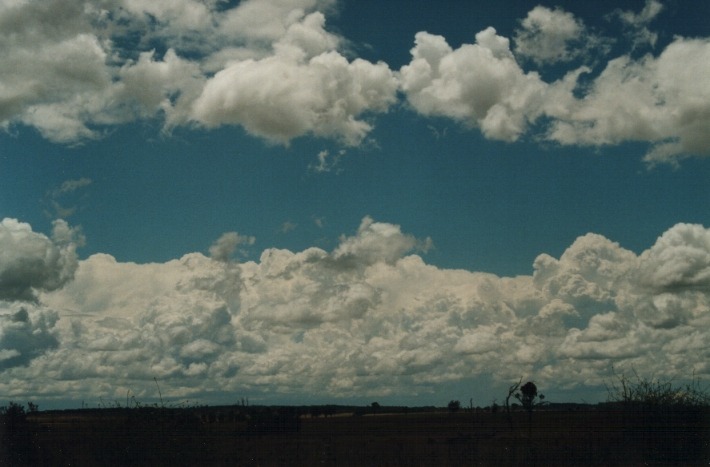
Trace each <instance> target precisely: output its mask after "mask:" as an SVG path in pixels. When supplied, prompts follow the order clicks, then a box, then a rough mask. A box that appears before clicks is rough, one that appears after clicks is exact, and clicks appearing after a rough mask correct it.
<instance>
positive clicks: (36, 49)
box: [0, 0, 710, 169]
mask: <svg viewBox="0 0 710 467" xmlns="http://www.w3.org/2000/svg"><path fill="white" fill-rule="evenodd" d="M335 8H336V2H335V1H333V0H248V1H242V2H239V3H238V4H236V5H233V4H229V3H224V2H221V1H217V0H211V1H197V0H179V1H167V0H166V1H163V0H161V1H147V0H109V1H105V2H100V3H98V4H95V3H86V2H83V1H80V0H66V1H58V0H49V1H46V2H5V3H3V4H2V5H0V65H2V66H0V127H2V128H4V129H6V130H8V129H11V128H12V127H13V125H18V124H24V125H29V126H33V127H35V128H36V129H37V130H38V131H39V132H40V133H41V134H42V135H43V136H44V137H45V138H47V139H49V140H52V141H55V142H59V143H67V144H73V143H77V142H81V141H83V140H90V139H98V138H101V137H102V136H103V135H104V134H106V132H107V131H108V129H109V128H110V126H112V125H119V124H123V123H127V122H131V121H135V120H140V119H157V120H158V121H162V122H163V125H164V129H165V130H166V131H169V130H171V129H172V128H174V127H177V126H203V127H207V128H214V127H219V126H222V125H239V126H242V127H244V128H245V129H246V130H247V131H248V132H249V133H251V134H253V135H255V136H257V137H260V138H264V139H266V140H268V141H271V142H276V143H280V144H288V143H289V142H290V141H291V140H292V139H294V138H298V137H302V136H315V137H319V138H330V139H335V140H336V141H338V142H340V143H341V144H344V145H351V146H352V145H358V144H360V143H362V142H363V141H364V140H365V139H366V138H367V135H368V134H369V133H370V132H371V130H372V128H373V122H372V121H371V118H372V116H373V115H375V114H378V113H383V112H386V111H388V109H389V108H390V107H391V106H393V105H394V104H395V103H396V102H397V98H398V96H397V93H398V91H402V92H403V93H404V95H405V96H406V99H407V101H408V102H409V104H410V105H411V107H412V108H413V109H414V110H415V111H417V112H419V113H420V114H422V115H424V116H443V117H448V118H452V119H454V120H456V121H458V122H461V123H463V124H464V125H467V126H469V127H472V128H477V129H480V130H481V131H482V132H483V134H484V135H485V136H486V137H487V138H492V139H497V140H503V141H516V140H518V139H520V138H522V137H525V136H532V137H534V138H538V139H548V140H550V141H554V142H557V143H560V144H565V145H590V146H600V145H611V144H620V143H623V142H627V141H641V142H645V143H648V144H649V145H650V149H649V151H648V153H647V154H646V161H647V162H649V163H651V164H653V163H658V162H675V161H677V160H678V159H680V158H682V157H688V156H707V155H708V154H709V153H710V149H709V148H710V141H709V140H708V136H707V135H708V134H710V132H708V131H707V128H708V127H709V126H710V120H709V119H708V114H709V111H708V108H710V104H708V103H709V102H710V98H709V97H708V96H707V94H708V93H707V89H708V88H710V86H708V85H707V83H706V82H705V80H704V77H705V76H709V75H710V73H708V71H709V70H708V65H707V64H708V63H710V59H708V55H709V54H710V52H708V50H710V46H708V41H707V39H705V38H697V39H690V38H684V37H676V38H675V39H674V40H673V42H672V43H671V44H670V45H669V46H667V48H666V49H665V50H663V51H661V53H660V54H658V55H648V56H645V57H640V58H636V57H635V56H632V53H633V52H634V51H635V50H636V48H637V47H639V46H641V45H643V44H645V43H648V44H651V45H653V44H654V43H655V41H656V39H655V38H656V35H655V33H652V32H650V31H649V30H648V25H649V24H650V23H651V22H652V21H653V20H654V19H655V18H657V17H658V15H659V14H660V12H661V11H662V9H663V7H662V5H661V3H659V2H658V1H656V0H647V2H646V3H645V6H644V8H643V9H642V10H641V11H639V12H632V11H616V12H614V13H612V15H613V16H615V17H618V18H619V19H620V20H621V23H623V25H625V27H626V28H628V29H629V31H631V34H632V36H633V37H632V39H633V44H632V50H630V51H629V53H628V54H626V55H621V56H618V57H616V58H614V59H612V60H610V61H608V62H606V63H605V62H601V61H599V60H601V58H602V57H601V56H600V55H604V53H606V52H607V51H608V41H607V40H605V39H602V38H601V36H599V35H597V34H596V33H592V32H590V30H589V29H588V28H586V27H585V25H584V24H583V23H582V21H581V20H580V19H578V18H575V17H574V16H573V15H572V14H570V13H568V12H566V11H564V10H561V9H550V8H547V7H543V6H538V7H535V8H534V9H532V10H531V11H530V12H529V13H528V15H527V16H526V17H525V18H524V19H523V20H522V21H521V23H520V28H519V29H518V31H517V32H516V33H515V35H514V36H513V41H514V44H515V47H514V49H513V50H514V52H515V54H516V55H517V56H518V57H521V58H523V59H530V60H531V61H532V63H534V64H536V65H540V66H544V65H546V64H556V65H558V66H559V65H560V64H568V63H570V61H571V60H573V59H580V60H582V61H583V62H584V63H587V64H589V67H582V68H578V69H575V70H569V71H567V73H566V74H565V75H563V77H562V78H561V79H559V80H558V81H554V82H546V81H543V80H542V79H541V77H540V75H539V74H538V73H536V72H535V71H524V70H523V69H522V68H521V66H520V65H519V63H518V62H517V61H516V59H515V56H514V55H513V52H512V51H511V47H510V41H509V39H507V38H505V37H502V36H500V35H498V34H496V32H495V30H494V29H493V28H488V29H485V30H483V31H481V32H479V33H478V34H477V35H476V40H475V43H473V44H463V45H462V46H460V47H459V48H457V49H455V50H454V49H453V48H452V47H451V46H449V45H448V44H447V42H446V39H445V38H443V37H441V36H435V35H432V34H429V33H426V32H420V33H418V34H417V35H416V36H415V46H414V48H413V49H412V61H411V62H410V63H409V64H408V65H406V66H404V67H402V68H401V70H400V71H399V72H397V73H395V72H393V71H392V70H391V69H390V68H389V66H388V65H387V64H385V63H371V62H368V61H365V60H362V59H358V58H355V59H352V58H346V56H345V55H344V52H343V51H342V49H343V48H345V47H347V38H343V37H341V36H339V35H337V34H335V33H333V32H332V31H329V30H328V29H327V28H326V14H329V13H330V12H332V11H334V9H335ZM156 48H158V49H161V50H165V52H162V51H161V52H157V51H156V50H155V49H156ZM600 52H601V53H600ZM592 63H594V64H593V65H592ZM597 69H602V72H601V73H600V74H598V71H597ZM582 74H589V78H588V79H586V78H585V80H584V85H582V84H581V83H579V82H578V81H579V77H580V76H581V75H582ZM531 128H533V129H534V131H535V132H536V134H531ZM334 159H335V158H333V159H332V160H334ZM322 162H323V163H321V164H320V165H318V166H316V168H317V169H318V168H327V167H328V165H327V164H326V162H327V161H326V158H325V156H323V157H322Z"/></svg>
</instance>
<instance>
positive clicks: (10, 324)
mask: <svg viewBox="0 0 710 467" xmlns="http://www.w3.org/2000/svg"><path fill="white" fill-rule="evenodd" d="M57 319H58V316H57V313H55V312H52V311H47V310H34V309H33V310H31V311H28V310H27V307H20V308H16V307H7V308H6V307H5V306H3V305H2V304H0V371H2V370H5V369H7V368H12V367H15V366H22V365H27V364H29V362H30V361H31V360H32V359H33V358H35V357H37V356H39V355H42V354H43V353H44V352H46V351H47V350H50V349H53V348H56V347H57V346H58V345H59V342H58V341H57V338H56V335H55V330H54V326H55V324H56V322H57Z"/></svg>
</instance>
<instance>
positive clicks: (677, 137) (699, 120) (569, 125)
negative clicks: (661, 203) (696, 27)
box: [548, 38, 710, 163]
mask: <svg viewBox="0 0 710 467" xmlns="http://www.w3.org/2000/svg"><path fill="white" fill-rule="evenodd" d="M708 59H710V41H708V40H705V39H685V38H676V39H675V40H674V41H673V42H672V43H671V44H670V45H669V46H668V47H667V48H666V49H665V50H664V51H663V52H662V53H661V54H660V56H658V57H652V56H646V57H644V58H642V59H639V60H634V59H632V58H631V57H629V56H622V57H619V58H617V59H614V60H612V61H610V62H609V63H608V65H607V66H606V68H605V69H604V71H603V72H602V73H601V74H600V75H599V76H598V77H597V78H596V79H595V80H594V82H593V83H592V85H591V86H590V89H589V92H588V93H587V94H586V95H585V96H584V97H583V98H582V99H575V100H573V101H568V105H567V107H566V108H565V109H562V108H560V109H558V110H559V111H558V112H557V113H556V114H555V117H556V121H555V122H554V123H553V124H552V125H551V128H550V132H549V134H548V137H549V139H551V140H554V141H557V142H559V143H562V144H582V145H609V144H618V143H621V142H624V141H646V142H650V143H652V145H653V146H652V149H651V150H650V151H649V152H648V153H647V154H646V156H645V159H646V160H647V161H648V162H650V163H655V162H668V161H674V160H677V159H678V158H681V157H684V156H686V157H687V156H688V155H705V156H707V155H708V154H710V139H709V138H708V132H707V131H706V129H707V128H709V127H710V117H708V116H709V115H710V110H709V109H710V94H709V93H708V89H709V88H708V83H707V80H706V77H707V76H709V75H708V72H709V71H710V69H709V67H710V65H709V63H710V61H709V60H708ZM678 70H683V72H682V73H679V72H678Z"/></svg>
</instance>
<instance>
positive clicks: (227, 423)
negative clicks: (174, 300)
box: [0, 406, 710, 466]
mask: <svg viewBox="0 0 710 467" xmlns="http://www.w3.org/2000/svg"><path fill="white" fill-rule="evenodd" d="M324 412H325V413H329V415H328V416H324V415H320V414H318V413H317V412H314V411H313V410H312V408H311V409H309V408H303V407H301V408H295V407H281V408H271V407H246V408H245V407H241V406H233V407H215V408H209V407H205V408H186V409H167V408H155V407H153V408H132V409H121V408H115V409H98V410H74V411H55V412H34V413H28V414H27V415H26V416H25V417H23V419H22V420H18V421H15V422H13V423H14V425H13V426H10V425H8V423H5V425H4V432H3V433H0V434H2V436H3V445H2V448H0V449H1V450H2V452H0V464H3V465H5V464H9V465H13V464H16V465H52V466H57V465H67V466H68V465H72V466H77V465H78V466H81V465H87V466H88V465H151V466H153V465H172V466H175V465H261V466H265V465H303V466H315V465H333V466H336V465H337V466H370V465H371V466H380V465H381V466H433V465H436V466H446V465H450V466H454V465H456V466H459V465H540V466H548V465H707V464H708V463H709V462H710V444H709V443H710V417H709V416H708V413H707V412H706V411H693V412H686V413H677V412H675V413H662V412H657V413H647V412H637V413H636V412H629V411H621V410H611V409H606V410H605V409H600V408H595V407H590V408H587V409H576V410H571V409H558V410H550V409H548V410H544V411H539V412H534V413H532V414H531V416H529V414H528V413H526V412H522V411H520V412H513V413H511V414H510V417H509V416H508V414H506V413H505V412H498V413H491V412H470V411H466V410H461V411H458V412H456V413H450V412H447V411H443V410H440V411H431V412H424V411H421V410H419V411H417V410H415V409H403V408H397V410H392V412H395V413H387V412H388V409H387V408H386V407H382V408H380V409H379V410H378V411H377V412H373V411H370V410H367V409H361V410H359V411H357V410H354V409H353V408H344V407H337V408H332V409H331V410H330V411H327V412H326V411H321V412H320V413H324ZM314 415H315V416H314Z"/></svg>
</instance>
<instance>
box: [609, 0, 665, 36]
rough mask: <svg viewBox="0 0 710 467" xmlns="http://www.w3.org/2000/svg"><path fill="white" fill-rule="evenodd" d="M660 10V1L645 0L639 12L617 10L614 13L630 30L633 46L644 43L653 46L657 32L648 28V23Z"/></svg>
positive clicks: (661, 5) (661, 6) (661, 7)
mask: <svg viewBox="0 0 710 467" xmlns="http://www.w3.org/2000/svg"><path fill="white" fill-rule="evenodd" d="M661 11H663V4H662V3H661V2H659V1H658V0H646V4H645V5H644V7H643V9H642V10H641V11H640V12H639V13H634V12H633V11H621V10H617V11H616V12H615V14H616V15H617V16H618V17H619V19H621V21H622V22H623V23H624V24H626V25H627V27H629V29H630V30H631V38H632V41H633V47H634V48H636V47H639V46H643V45H645V44H648V45H650V46H651V47H653V46H655V45H656V41H657V40H658V34H657V33H655V32H652V31H651V30H650V29H648V25H649V23H651V21H653V20H654V19H656V17H657V16H658V15H659V14H660V13H661Z"/></svg>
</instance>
